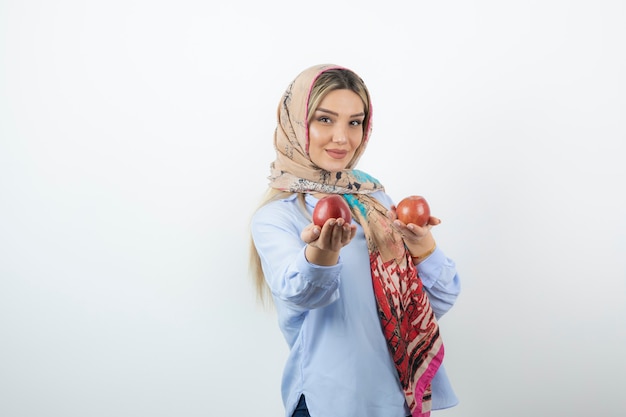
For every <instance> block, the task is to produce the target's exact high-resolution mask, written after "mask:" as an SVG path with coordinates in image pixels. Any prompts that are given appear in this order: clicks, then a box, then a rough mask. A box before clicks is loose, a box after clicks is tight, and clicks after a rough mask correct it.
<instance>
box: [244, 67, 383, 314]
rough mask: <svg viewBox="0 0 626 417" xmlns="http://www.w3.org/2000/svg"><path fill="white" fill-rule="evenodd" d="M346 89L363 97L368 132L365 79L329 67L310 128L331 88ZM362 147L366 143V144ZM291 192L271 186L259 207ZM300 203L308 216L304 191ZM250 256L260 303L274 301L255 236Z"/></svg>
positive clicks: (320, 81) (311, 101) (311, 104)
mask: <svg viewBox="0 0 626 417" xmlns="http://www.w3.org/2000/svg"><path fill="white" fill-rule="evenodd" d="M343 89H345V90H351V91H353V92H354V93H356V94H357V95H358V96H359V97H361V100H362V101H363V107H364V113H365V120H364V122H363V129H364V131H365V130H366V129H368V128H370V123H371V121H370V116H371V103H370V96H369V92H368V90H367V87H366V85H365V83H364V82H363V80H362V79H361V78H360V77H359V76H358V75H357V74H356V73H354V72H353V71H351V70H349V69H346V68H332V69H328V70H326V71H324V72H322V73H321V74H320V75H319V76H318V77H317V78H316V79H315V82H314V84H313V86H312V88H311V92H310V94H309V97H308V103H307V104H308V105H307V109H308V112H307V115H306V117H307V128H308V125H309V123H310V122H311V119H312V118H313V115H314V114H315V110H316V109H317V107H318V106H319V104H320V102H321V101H322V100H323V99H324V97H325V96H326V95H327V94H328V93H330V92H331V91H334V90H343ZM360 146H364V145H363V143H362V144H361V145H360ZM360 153H361V152H359V150H357V152H355V157H354V158H353V160H352V161H350V163H349V164H348V168H352V165H353V164H354V163H355V160H356V159H358V155H360ZM291 195H293V193H292V192H289V191H282V190H278V189H275V188H268V190H267V192H266V193H265V196H264V197H263V198H262V200H261V202H260V204H259V206H258V208H261V207H263V206H264V205H266V204H268V203H271V202H272V201H276V200H281V199H284V198H287V197H290V196H291ZM298 202H299V206H300V208H301V210H302V211H303V213H304V214H305V215H306V216H308V213H307V211H306V206H305V202H304V194H302V193H298ZM258 208H257V210H258ZM249 255H250V259H249V267H250V272H251V274H252V278H253V280H254V286H255V289H256V293H257V298H258V300H259V301H260V302H261V304H263V305H268V304H269V302H270V301H271V293H270V289H269V287H268V285H267V282H266V280H265V275H264V273H263V268H262V266H261V258H260V257H259V253H258V252H257V249H256V246H255V244H254V241H253V240H252V236H250V248H249Z"/></svg>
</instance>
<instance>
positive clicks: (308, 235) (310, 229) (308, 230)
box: [300, 223, 321, 244]
mask: <svg viewBox="0 0 626 417" xmlns="http://www.w3.org/2000/svg"><path fill="white" fill-rule="evenodd" d="M320 233H321V228H320V227H319V226H316V225H314V224H313V223H311V224H310V225H308V226H307V227H305V228H304V230H302V233H300V238H301V239H302V241H303V242H304V243H306V244H309V243H311V242H314V241H316V240H317V239H318V238H319V237H320Z"/></svg>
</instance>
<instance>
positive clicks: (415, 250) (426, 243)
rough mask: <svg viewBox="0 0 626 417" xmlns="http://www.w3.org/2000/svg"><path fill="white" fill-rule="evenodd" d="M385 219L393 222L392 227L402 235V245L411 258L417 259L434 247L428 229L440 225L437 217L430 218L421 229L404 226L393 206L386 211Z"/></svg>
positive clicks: (413, 225)
mask: <svg viewBox="0 0 626 417" xmlns="http://www.w3.org/2000/svg"><path fill="white" fill-rule="evenodd" d="M387 217H388V218H389V219H390V220H391V221H392V222H393V226H394V227H395V228H396V230H397V231H398V232H400V234H401V235H402V238H403V239H404V243H405V244H406V246H407V248H408V249H409V252H411V256H414V257H419V256H420V255H422V254H424V253H426V252H428V251H429V250H431V249H432V248H433V247H434V246H435V238H434V237H433V235H432V233H431V231H430V229H432V228H433V226H437V225H438V224H440V223H441V220H440V219H438V218H437V217H433V216H430V218H429V219H428V223H426V225H425V226H423V227H420V226H418V225H416V224H413V223H409V224H405V223H403V222H402V221H400V220H398V213H397V211H396V206H394V205H392V206H391V209H390V210H388V211H387Z"/></svg>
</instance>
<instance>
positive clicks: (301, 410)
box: [291, 394, 411, 417]
mask: <svg viewBox="0 0 626 417" xmlns="http://www.w3.org/2000/svg"><path fill="white" fill-rule="evenodd" d="M291 417H311V414H309V409H308V408H307V407H306V401H305V400H304V394H302V395H300V401H298V405H297V406H296V409H295V410H294V412H293V414H292V415H291ZM407 417H411V416H407Z"/></svg>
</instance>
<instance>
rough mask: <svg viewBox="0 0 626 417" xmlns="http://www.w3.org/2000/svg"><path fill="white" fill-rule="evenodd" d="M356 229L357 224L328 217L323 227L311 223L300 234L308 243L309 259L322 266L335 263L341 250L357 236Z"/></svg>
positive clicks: (307, 253)
mask: <svg viewBox="0 0 626 417" xmlns="http://www.w3.org/2000/svg"><path fill="white" fill-rule="evenodd" d="M356 229H357V228H356V225H353V224H347V223H346V221H345V220H344V219H342V218H339V219H328V220H327V221H326V223H324V226H323V227H321V228H320V227H319V226H317V225H315V224H313V223H311V224H310V225H308V226H307V227H305V228H304V230H303V231H302V233H301V234H300V237H301V239H302V240H303V241H304V242H305V243H307V247H306V252H305V254H306V258H307V260H308V261H309V262H311V263H313V264H316V265H321V266H330V265H335V264H336V263H337V261H338V260H339V251H340V250H341V248H343V247H344V246H346V245H347V244H348V243H350V241H351V240H352V239H353V238H354V236H356Z"/></svg>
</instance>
